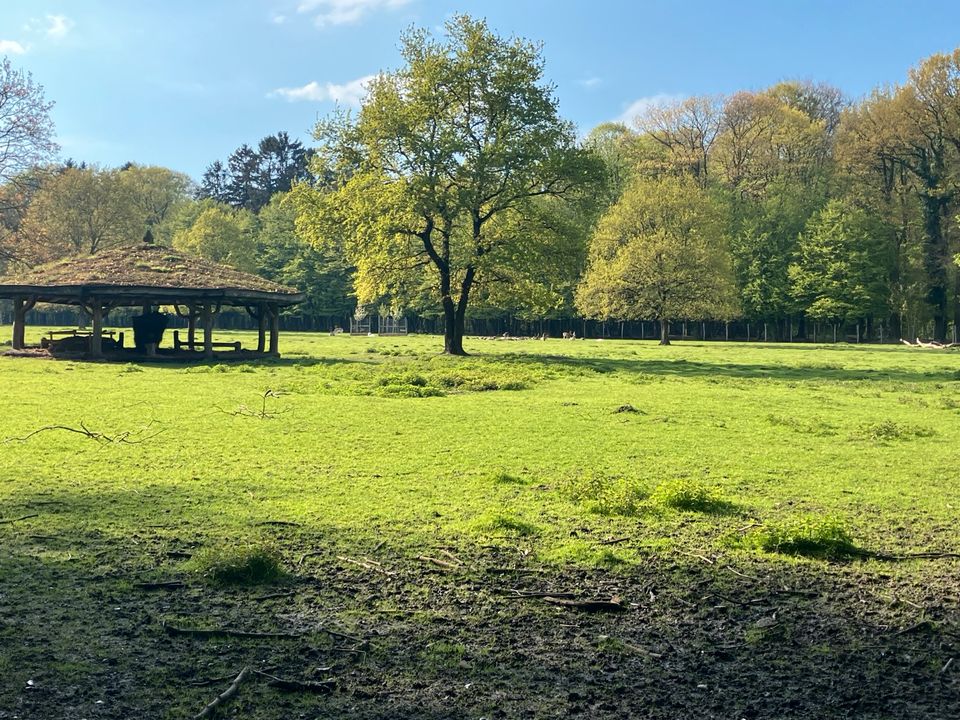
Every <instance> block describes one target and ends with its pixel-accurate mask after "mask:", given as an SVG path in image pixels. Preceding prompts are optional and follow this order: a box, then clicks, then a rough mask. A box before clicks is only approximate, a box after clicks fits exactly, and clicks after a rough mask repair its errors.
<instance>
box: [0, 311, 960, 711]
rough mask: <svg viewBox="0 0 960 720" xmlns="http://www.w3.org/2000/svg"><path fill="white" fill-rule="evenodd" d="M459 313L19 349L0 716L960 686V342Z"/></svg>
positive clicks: (807, 696)
mask: <svg viewBox="0 0 960 720" xmlns="http://www.w3.org/2000/svg"><path fill="white" fill-rule="evenodd" d="M33 331H34V332H35V333H38V334H39V333H40V332H42V331H43V329H42V328H36V329H34V330H33ZM220 335H223V336H230V337H232V336H231V334H230V333H220ZM236 336H237V337H243V338H244V340H245V341H249V337H248V336H244V335H243V334H240V333H238V334H236ZM228 339H229V338H228ZM439 343H440V340H439V339H438V338H434V337H409V338H393V337H390V338H387V337H385V338H377V337H371V338H356V337H354V338H350V337H343V336H338V337H328V336H325V335H309V334H299V335H298V334H290V335H285V336H284V338H283V345H282V347H281V351H282V352H283V353H284V354H285V356H284V358H283V359H282V360H280V361H274V362H270V361H263V362H254V363H246V364H239V363H238V364H222V365H219V364H210V365H195V366H170V365H161V364H156V365H150V364H144V365H118V364H107V363H99V364H97V363H80V362H71V361H62V360H61V361H55V360H39V359H25V358H6V357H0V383H2V387H3V388H4V404H3V407H2V410H0V718H2V719H3V720H12V719H13V718H19V719H23V720H27V719H30V720H41V719H43V720H47V719H49V718H88V719H90V720H93V719H94V718H114V719H117V720H119V719H120V718H132V717H144V718H148V717H149V718H171V719H172V718H190V717H194V716H197V715H198V714H199V713H201V711H203V709H204V708H205V706H207V705H208V703H211V702H212V701H214V699H215V698H216V697H217V696H218V695H219V694H220V693H222V692H224V691H226V690H227V689H228V687H230V686H231V683H232V682H233V680H234V678H235V677H236V676H237V675H238V674H239V673H240V672H241V670H242V669H243V668H245V667H248V668H250V671H251V672H249V673H247V674H245V675H244V679H243V681H242V682H241V683H239V684H238V686H237V687H236V694H235V696H233V697H231V698H228V699H227V700H225V701H224V703H223V704H222V706H221V708H220V709H218V710H216V715H217V716H218V717H243V718H256V719H262V720H266V719H268V718H277V719H280V718H284V719H286V718H310V719H313V718H340V717H351V718H358V719H370V720H372V719H374V718H380V719H386V718H414V717H415V718H426V719H432V718H437V719H439V718H477V719H479V718H558V717H590V718H623V717H649V718H681V717H698V718H784V717H789V718H843V717H850V718H854V717H855V718H877V719H879V718H949V717H958V716H960V580H958V578H960V560H958V558H957V557H956V556H955V555H954V556H951V555H950V554H951V553H958V552H960V533H958V530H957V528H958V526H960V497H958V492H957V490H958V484H960V482H958V474H957V472H958V471H957V469H956V468H957V467H958V466H960V422H958V420H960V362H958V359H960V356H958V355H957V354H955V353H948V352H936V351H920V350H913V349H909V348H904V347H893V346H885V347H867V346H863V347H859V346H846V345H837V346H823V345H819V346H814V345H806V346H794V345H772V344H771V345H758V344H748V345H744V344H720V343H713V344H700V343H695V342H684V343H680V344H677V345H674V346H672V347H668V348H661V347H657V346H656V345H655V344H653V343H652V342H620V341H600V342H598V341H592V340H578V341H563V340H548V341H510V342H507V341H480V340H471V341H470V342H469V343H468V347H467V349H468V351H469V352H473V353H476V354H475V355H474V356H473V357H470V358H460V359H458V358H448V357H440V356H437V355H436V351H437V349H438V347H439ZM53 426H64V427H65V428H70V429H72V430H80V431H81V432H72V431H71V430H69V429H62V428H55V427H53ZM45 427H49V429H46V430H41V429H42V428H45ZM37 430H40V432H37V433H36V434H33V435H30V433H32V432H33V431H37ZM84 432H86V434H84ZM4 440H6V442H3V441H4ZM923 554H937V555H936V556H933V557H930V556H923ZM811 555H812V556H814V557H811ZM254 670H257V671H260V673H259V674H258V673H254V672H252V671H254ZM278 678H279V679H280V680H281V681H282V682H280V681H278V680H277V679H278ZM212 712H213V711H211V713H210V714H212Z"/></svg>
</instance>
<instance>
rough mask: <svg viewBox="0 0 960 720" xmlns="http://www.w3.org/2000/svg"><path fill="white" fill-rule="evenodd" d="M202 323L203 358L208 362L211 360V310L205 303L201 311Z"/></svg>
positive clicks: (208, 304)
mask: <svg viewBox="0 0 960 720" xmlns="http://www.w3.org/2000/svg"><path fill="white" fill-rule="evenodd" d="M201 318H202V322H203V356H204V357H205V358H207V359H208V360H209V359H211V358H213V308H211V307H210V303H206V304H204V306H203V310H202V311H201Z"/></svg>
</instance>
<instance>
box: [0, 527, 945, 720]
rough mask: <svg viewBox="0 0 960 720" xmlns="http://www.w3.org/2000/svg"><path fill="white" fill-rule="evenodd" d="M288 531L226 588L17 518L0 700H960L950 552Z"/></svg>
mask: <svg viewBox="0 0 960 720" xmlns="http://www.w3.org/2000/svg"><path fill="white" fill-rule="evenodd" d="M293 532H295V531H291V533H293ZM279 535H280V536H281V543H282V547H283V548H284V550H285V557H288V558H289V562H288V565H289V568H288V569H289V570H290V578H289V579H288V580H287V581H285V582H283V583H280V584H275V585H270V586H256V587H218V586H212V585H210V584H209V583H206V582H204V581H203V580H202V579H201V578H198V577H196V576H193V575H190V574H188V573H186V572H183V571H182V565H183V562H184V560H185V558H186V557H187V556H188V555H189V554H190V553H191V551H192V548H190V547H183V548H173V549H171V548H170V547H169V546H167V545H163V544H160V543H156V544H151V541H150V540H149V537H148V535H147V534H146V533H145V536H144V537H141V538H134V539H133V543H134V544H131V545H130V546H126V547H123V548H118V547H115V546H113V545H111V543H110V542H109V541H104V540H103V539H101V540H100V541H99V542H100V544H99V545H98V544H97V543H98V538H97V536H96V534H95V533H94V534H91V536H90V537H88V538H86V539H85V544H84V547H85V548H86V550H87V554H81V553H76V554H74V555H71V553H70V552H67V551H66V550H65V548H64V547H60V552H59V553H55V552H53V551H54V550H56V549H57V547H58V546H57V543H58V542H60V543H63V542H64V541H58V540H56V539H55V538H44V537H43V536H32V537H30V536H21V535H16V534H14V533H13V532H12V531H11V530H10V529H9V528H8V529H7V531H6V532H4V533H3V538H4V543H3V548H2V549H0V718H2V719H3V720H13V719H14V718H16V719H18V720H52V719H54V718H71V719H73V718H76V719H81V718H86V719H88V720H93V719H94V718H97V719H100V718H111V719H116V720H119V719H121V718H123V719H128V718H189V717H194V716H196V715H197V714H198V713H200V712H201V711H202V710H203V708H204V707H205V706H206V705H207V704H208V703H210V702H211V701H213V700H214V698H216V697H217V695H219V694H220V693H222V692H224V691H225V690H227V689H228V687H229V686H230V685H231V682H232V681H233V679H234V678H235V677H236V676H237V675H238V674H239V673H240V671H241V670H242V669H243V668H244V667H249V668H250V669H251V670H259V671H261V672H262V673H265V674H257V673H250V674H248V675H247V676H246V678H245V680H244V681H243V682H242V683H240V685H239V687H238V689H237V693H236V695H235V696H234V697H232V698H231V699H229V700H228V701H227V702H225V703H224V704H223V705H222V707H221V708H220V709H219V710H217V712H216V717H243V718H309V719H314V718H344V717H350V718H355V719H358V720H361V719H362V720H374V719H376V720H387V719H388V718H422V719H428V720H431V719H440V718H475V719H477V720H479V719H480V718H486V719H488V720H489V719H493V718H627V717H630V718H665V719H666V718H671V719H674V718H717V719H720V718H723V719H725V720H726V719H730V720H740V719H741V718H748V719H750V718H757V719H760V718H817V719H823V718H858V719H867V718H876V719H878V720H879V719H880V718H917V719H918V720H919V719H920V718H924V719H938V718H942V719H944V720H948V719H950V718H957V717H960V667H958V666H960V561H958V560H956V559H936V560H922V561H919V560H918V561H911V562H909V563H880V562H877V561H870V562H867V563H860V562H854V563H844V564H829V563H825V562H799V563H794V562H786V561H782V560H776V559H770V560H767V559H764V558H759V557H758V558H756V559H753V558H744V557H738V558H736V559H732V558H728V557H717V556H713V557H707V556H703V557H691V556H686V555H683V554H679V553H669V554H668V553H664V554H663V555H656V554H651V555H649V556H648V557H647V558H646V560H645V561H644V562H643V563H641V564H640V565H639V566H637V567H632V568H629V569H618V570H612V571H604V570H589V571H584V570H556V569H552V568H548V569H545V568H541V567H535V566H530V565H527V564H526V563H525V559H524V558H523V557H522V556H521V555H520V554H519V553H516V552H512V551H510V550H508V549H504V548H500V547H488V548H484V547H473V548H467V549H464V548H453V547H449V548H448V549H446V550H445V549H443V548H440V547H437V548H434V549H433V550H432V551H431V552H430V555H429V556H428V557H431V558H434V560H437V561H439V562H434V561H431V560H424V559H420V558H418V557H416V556H412V555H410V554H409V553H408V552H402V551H400V550H394V549H392V546H391V543H390V542H389V541H387V542H384V543H382V544H378V545H374V546H371V547H367V548H361V549H359V550H358V549H356V548H355V549H354V550H353V552H352V553H351V554H349V555H347V554H344V553H345V550H344V549H343V548H340V549H335V548H333V547H331V546H330V545H329V543H327V542H326V541H325V540H324V539H323V538H319V537H316V538H311V537H306V536H304V535H302V534H299V533H297V534H296V537H294V536H293V535H292V534H291V535H289V536H287V537H282V536H283V535H284V531H283V530H282V529H281V530H280V531H279ZM41 546H42V547H45V548H47V552H46V553H40V552H37V548H38V547H41ZM325 547H326V548H327V549H324V548H325ZM98 548H99V549H98ZM307 552H310V553H315V554H310V555H308V556H306V557H304V555H305V554H306V553H307ZM52 558H55V559H52ZM145 558H146V560H145ZM918 568H922V572H918V571H917V570H918ZM144 578H146V579H151V580H154V579H159V580H160V581H162V582H172V583H173V584H172V585H162V586H149V585H146V586H145V585H139V584H137V583H138V582H139V581H140V580H142V579H144ZM918 578H922V581H921V580H918ZM541 595H543V596H551V597H541ZM587 600H603V601H606V603H607V605H601V606H600V607H592V606H589V604H588V606H586V607H584V606H582V603H583V601H587ZM611 601H612V602H611ZM565 602H566V603H568V604H563V603H565ZM571 602H572V604H570V603H571ZM578 603H580V604H578ZM618 606H619V607H618ZM193 629H205V630H208V631H209V630H214V631H226V633H227V634H223V633H219V632H214V633H212V634H211V633H201V634H197V633H191V632H189V631H190V630H193ZM234 631H240V632H247V633H260V634H265V635H268V636H247V637H241V636H236V635H231V634H229V633H231V632H234ZM271 633H273V634H275V635H282V636H281V637H277V636H269V634H271ZM268 676H270V677H268ZM275 678H280V679H282V680H285V681H288V682H287V687H286V688H284V687H278V686H277V683H276V680H275ZM327 680H330V681H331V682H329V683H327V682H324V681H327Z"/></svg>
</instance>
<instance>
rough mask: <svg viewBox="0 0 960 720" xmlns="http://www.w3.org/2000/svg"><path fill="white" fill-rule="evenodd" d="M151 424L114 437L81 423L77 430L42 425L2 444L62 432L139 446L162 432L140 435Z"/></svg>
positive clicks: (98, 440)
mask: <svg viewBox="0 0 960 720" xmlns="http://www.w3.org/2000/svg"><path fill="white" fill-rule="evenodd" d="M153 424H154V421H152V420H151V421H150V422H149V423H147V424H146V425H144V426H143V427H142V428H140V429H139V430H125V431H124V432H121V433H117V434H116V435H107V434H106V433H102V432H98V431H96V430H91V429H90V428H88V427H87V426H86V425H85V424H84V423H82V422H81V423H80V427H79V428H75V427H70V426H69V425H44V426H43V427H42V428H37V429H36V430H34V431H33V432H30V433H27V434H26V435H24V436H23V437H8V438H7V439H5V440H4V442H5V443H8V442H14V441H16V442H26V441H27V440H29V439H30V438H32V437H33V436H34V435H39V434H40V433H43V432H48V431H50V430H63V431H64V432H71V433H76V434H77V435H83V436H84V437H87V438H90V439H91V440H93V441H95V442H98V443H124V444H126V445H139V444H140V443H142V442H144V441H146V440H150V439H151V438H155V437H156V436H157V435H159V434H160V433H162V432H163V430H157V432H155V433H153V434H151V435H142V433H144V432H146V431H147V430H148V429H149V428H150V427H151V426H152V425H153Z"/></svg>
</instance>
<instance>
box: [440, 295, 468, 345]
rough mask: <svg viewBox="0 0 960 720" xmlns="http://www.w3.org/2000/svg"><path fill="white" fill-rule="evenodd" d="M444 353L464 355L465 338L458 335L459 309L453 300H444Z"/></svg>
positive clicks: (448, 298)
mask: <svg viewBox="0 0 960 720" xmlns="http://www.w3.org/2000/svg"><path fill="white" fill-rule="evenodd" d="M443 352H444V353H445V354H447V355H463V354H464V352H463V336H462V335H460V336H458V335H457V308H456V306H455V305H454V304H453V298H451V297H450V296H449V295H445V296H444V298H443Z"/></svg>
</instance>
